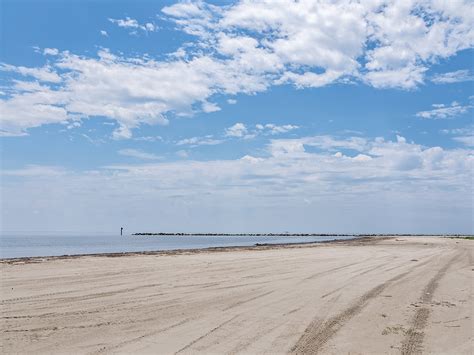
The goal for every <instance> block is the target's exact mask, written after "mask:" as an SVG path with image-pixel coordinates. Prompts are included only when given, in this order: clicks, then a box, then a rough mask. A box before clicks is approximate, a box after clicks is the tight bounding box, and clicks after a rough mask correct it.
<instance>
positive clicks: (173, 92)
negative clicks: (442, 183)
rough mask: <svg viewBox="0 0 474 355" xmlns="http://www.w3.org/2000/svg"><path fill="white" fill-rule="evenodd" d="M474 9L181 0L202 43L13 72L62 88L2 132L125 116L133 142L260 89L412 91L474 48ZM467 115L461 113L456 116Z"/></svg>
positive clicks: (11, 116)
mask: <svg viewBox="0 0 474 355" xmlns="http://www.w3.org/2000/svg"><path fill="white" fill-rule="evenodd" d="M473 7H474V4H473V3H472V2H468V1H464V2H463V1H457V2H441V1H433V2H426V1H421V0H420V1H415V0H413V1H394V2H388V1H381V0H380V1H378V0H377V1H369V2H361V3H356V2H350V1H343V0H341V1H336V2H329V3H326V2H323V3H317V2H314V1H310V0H301V1H298V2H277V3H275V2H274V1H269V0H262V1H258V2H247V1H240V2H237V3H236V4H232V5H226V6H214V5H211V4H207V3H205V2H202V1H196V2H180V3H178V4H175V5H172V6H167V7H164V8H163V10H162V11H163V14H165V15H166V16H167V18H168V20H170V21H173V22H174V23H175V24H176V26H177V28H178V29H180V30H182V31H184V32H186V33H188V34H192V35H194V36H196V37H195V39H194V40H193V41H187V42H186V43H180V44H178V45H179V46H181V47H180V49H179V50H178V51H176V52H175V53H172V54H171V55H169V56H165V57H164V58H165V59H160V60H154V59H153V58H151V57H149V56H148V55H145V54H143V55H142V56H141V57H140V56H139V57H126V56H123V55H122V56H118V55H115V54H113V53H112V52H110V51H109V50H100V51H99V53H98V55H97V57H87V56H79V55H75V54H72V53H70V52H67V51H64V52H61V53H58V54H57V55H55V56H53V57H52V58H50V61H51V62H50V63H49V64H48V65H47V66H43V67H38V68H26V67H21V66H12V65H8V64H4V65H2V67H1V69H2V70H7V71H10V72H14V73H17V74H18V75H24V76H29V77H31V78H35V79H37V80H39V81H42V82H50V83H55V84H58V85H56V86H53V85H50V86H47V85H42V88H43V89H42V91H41V90H37V91H36V92H35V93H34V94H32V93H29V92H26V91H24V90H23V91H22V90H20V89H17V90H16V91H15V89H14V88H13V90H12V94H11V95H10V96H8V97H6V98H2V101H1V105H2V107H5V109H6V112H7V113H8V117H6V118H5V120H6V121H7V122H8V125H7V126H8V127H7V129H6V128H2V129H3V130H4V133H5V134H24V133H25V132H26V130H27V129H28V128H32V127H38V126H40V125H43V124H48V123H54V122H56V121H61V120H64V119H68V118H69V117H70V116H71V115H73V114H75V115H80V116H81V117H83V119H86V118H89V117H95V116H99V117H106V118H109V119H112V120H115V121H116V122H117V123H118V126H119V128H118V129H117V130H116V131H115V132H114V133H113V137H115V138H130V137H131V136H132V133H133V129H134V128H136V127H139V126H140V125H142V124H167V123H168V120H169V118H170V117H174V116H190V115H192V114H193V112H195V111H197V110H199V108H201V109H202V111H204V112H213V111H216V110H217V109H218V107H217V106H216V104H213V103H212V101H213V98H214V97H215V96H216V95H222V96H225V95H229V96H233V95H237V94H255V93H258V92H263V91H266V90H267V89H268V88H270V87H272V86H274V85H282V84H285V83H290V84H293V85H295V86H296V87H298V88H305V87H320V86H324V85H329V84H332V83H354V82H362V83H366V84H368V85H372V86H374V87H377V88H402V89H412V88H415V87H416V86H418V85H420V84H422V83H423V82H424V81H425V75H426V72H427V71H428V69H429V68H430V67H431V66H432V64H433V63H436V62H437V61H439V60H440V59H444V58H448V57H450V56H453V55H455V54H456V53H457V52H459V51H461V50H463V49H466V48H470V47H472V45H473V38H474V35H473V33H474V18H473V17H472V16H471V15H470V14H472V12H473V11H474V10H473ZM109 20H110V21H111V22H112V23H114V24H116V25H117V26H120V27H123V28H127V29H129V30H132V31H147V32H148V31H152V30H153V31H155V30H156V26H155V25H154V24H153V23H151V22H147V23H144V24H141V23H139V22H138V21H137V20H135V19H133V18H130V17H126V18H124V19H109ZM45 51H46V50H45ZM47 52H50V53H51V54H53V52H54V53H56V51H55V50H52V51H51V50H47ZM460 76H462V73H461V74H459V73H458V74H456V75H452V77H453V78H454V77H456V78H459V77H460ZM446 78H447V77H444V79H438V81H439V80H450V79H446ZM451 80H453V79H452V78H451ZM24 81H27V80H24ZM19 102H21V105H20V106H19ZM200 105H202V106H200ZM456 110H458V111H459V110H461V107H458V108H451V109H449V110H445V111H456ZM42 112H44V114H43V113H42ZM54 112H57V113H58V115H56V116H55V114H54ZM428 115H429V114H428ZM446 115H447V116H449V115H450V114H449V113H448V114H446ZM4 116H5V115H2V120H3V117H4ZM53 116H54V118H53ZM23 117H26V119H25V118H23Z"/></svg>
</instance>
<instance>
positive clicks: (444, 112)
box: [416, 101, 472, 120]
mask: <svg viewBox="0 0 474 355" xmlns="http://www.w3.org/2000/svg"><path fill="white" fill-rule="evenodd" d="M471 107H472V106H471V105H461V104H459V103H458V102H456V101H453V102H452V103H451V104H450V105H445V104H433V109H431V110H427V111H420V112H418V113H417V114H416V116H417V117H421V118H427V119H435V120H437V119H447V118H454V117H456V116H459V115H462V114H465V113H466V112H468V111H469V109H471Z"/></svg>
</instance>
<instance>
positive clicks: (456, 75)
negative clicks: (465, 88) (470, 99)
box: [431, 69, 474, 84]
mask: <svg viewBox="0 0 474 355" xmlns="http://www.w3.org/2000/svg"><path fill="white" fill-rule="evenodd" d="M472 80H474V75H472V74H471V72H470V71H469V69H464V70H456V71H453V72H449V73H443V74H436V75H435V76H433V78H432V79H431V81H432V82H433V83H436V84H451V83H460V82H463V81H472Z"/></svg>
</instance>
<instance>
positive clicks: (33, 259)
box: [0, 234, 472, 264]
mask: <svg viewBox="0 0 474 355" xmlns="http://www.w3.org/2000/svg"><path fill="white" fill-rule="evenodd" d="M193 235H196V234H193ZM132 236H133V235H132ZM177 236H178V235H177ZM262 236H264V235H262ZM267 236H271V235H267ZM272 236H277V235H272ZM294 236H311V235H296V234H295V235H294ZM314 236H324V237H327V236H333V237H337V236H339V237H342V236H353V238H349V239H332V240H322V241H310V242H294V243H256V244H254V245H235V246H222V247H205V248H190V249H169V250H144V251H124V252H105V253H85V254H64V255H44V256H22V257H13V258H0V264H14V263H38V262H44V261H48V260H55V259H75V258H84V257H108V258H117V257H126V256H139V255H180V254H196V253H203V252H226V251H240V250H241V251H246V250H265V249H274V248H291V247H298V246H311V245H320V244H332V243H351V242H354V241H359V242H362V243H364V242H365V243H367V242H369V241H374V240H377V241H379V240H384V239H392V238H403V237H416V238H423V237H428V238H430V237H432V238H460V239H470V238H472V236H471V235H467V234H429V235H428V234H359V235H357V234H337V235H336V234H334V235H320V234H316V235H314Z"/></svg>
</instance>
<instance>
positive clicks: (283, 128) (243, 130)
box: [225, 122, 299, 139]
mask: <svg viewBox="0 0 474 355" xmlns="http://www.w3.org/2000/svg"><path fill="white" fill-rule="evenodd" d="M298 128H299V126H296V125H291V124H286V125H276V124H273V123H267V124H260V123H258V124H256V125H255V129H251V128H249V127H247V126H246V125H245V124H243V123H241V122H238V123H236V124H234V125H233V126H231V127H229V128H226V130H225V136H226V137H235V138H244V139H250V138H255V137H257V136H259V135H276V134H283V133H288V132H290V131H292V130H295V129H298Z"/></svg>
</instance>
